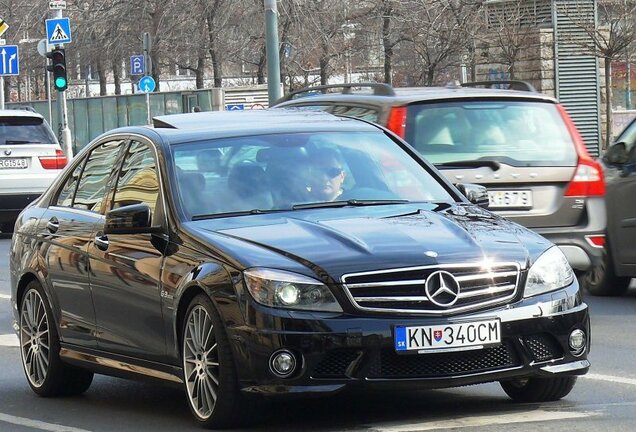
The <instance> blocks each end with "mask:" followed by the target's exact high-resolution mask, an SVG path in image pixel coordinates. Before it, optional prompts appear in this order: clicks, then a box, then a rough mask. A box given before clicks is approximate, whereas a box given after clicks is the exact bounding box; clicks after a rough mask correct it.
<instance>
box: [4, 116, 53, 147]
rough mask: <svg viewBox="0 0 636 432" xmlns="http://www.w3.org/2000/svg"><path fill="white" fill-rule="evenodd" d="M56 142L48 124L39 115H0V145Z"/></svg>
mask: <svg viewBox="0 0 636 432" xmlns="http://www.w3.org/2000/svg"><path fill="white" fill-rule="evenodd" d="M15 144H57V139H56V138H55V135H53V132H52V131H51V128H50V127H49V125H48V124H47V123H46V122H45V121H44V119H43V118H40V117H23V116H15V117H0V145H15Z"/></svg>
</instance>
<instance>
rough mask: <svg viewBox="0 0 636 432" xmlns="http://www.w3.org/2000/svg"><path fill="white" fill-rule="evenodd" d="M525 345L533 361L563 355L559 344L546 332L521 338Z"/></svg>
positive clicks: (551, 358)
mask: <svg viewBox="0 0 636 432" xmlns="http://www.w3.org/2000/svg"><path fill="white" fill-rule="evenodd" d="M523 341H524V342H525V345H526V347H527V348H528V350H529V351H530V353H531V354H532V357H534V360H535V361H548V360H553V359H557V358H561V357H563V349H562V348H561V345H559V343H558V342H557V341H556V340H555V339H554V337H552V336H550V335H549V334H546V333H539V334H535V335H531V336H526V337H524V338H523Z"/></svg>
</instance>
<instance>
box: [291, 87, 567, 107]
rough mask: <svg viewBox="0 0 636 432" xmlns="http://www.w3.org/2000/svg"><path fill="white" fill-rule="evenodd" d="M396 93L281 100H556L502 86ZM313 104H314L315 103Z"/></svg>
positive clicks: (399, 90) (402, 102)
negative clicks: (505, 88)
mask: <svg viewBox="0 0 636 432" xmlns="http://www.w3.org/2000/svg"><path fill="white" fill-rule="evenodd" d="M393 91H394V92H395V95H374V94H372V93H364V92H363V93H350V94H343V93H326V94H319V95H312V96H306V97H300V98H297V99H291V100H289V101H285V102H283V103H281V104H280V105H279V106H280V107H281V108H283V107H285V106H286V105H287V104H289V105H292V104H298V103H302V102H310V101H311V102H333V101H335V100H338V101H343V102H344V101H346V102H350V103H355V102H363V101H364V102H369V103H372V104H374V103H375V104H385V103H387V102H390V103H391V104H395V105H405V104H410V103H414V102H425V101H431V102H434V101H436V102H439V101H446V100H456V99H518V100H519V99H523V100H537V101H543V102H551V103H557V100H556V99H554V98H553V97H550V96H547V95H545V94H543V93H538V92H529V91H519V90H503V89H501V90H500V89H489V88H488V89H486V88H471V87H458V88H454V87H396V88H393ZM313 104H314V103H312V105H313Z"/></svg>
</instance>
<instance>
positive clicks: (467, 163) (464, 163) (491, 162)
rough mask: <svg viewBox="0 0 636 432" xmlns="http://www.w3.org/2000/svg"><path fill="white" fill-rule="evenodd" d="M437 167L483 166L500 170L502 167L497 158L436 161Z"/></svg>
mask: <svg viewBox="0 0 636 432" xmlns="http://www.w3.org/2000/svg"><path fill="white" fill-rule="evenodd" d="M435 166H436V167H440V166H441V167H467V168H481V167H489V168H490V169H492V170H493V171H498V170H499V168H501V163H500V162H497V161H496V160H487V159H484V160H480V159H476V160H462V161H452V162H443V163H436V164H435Z"/></svg>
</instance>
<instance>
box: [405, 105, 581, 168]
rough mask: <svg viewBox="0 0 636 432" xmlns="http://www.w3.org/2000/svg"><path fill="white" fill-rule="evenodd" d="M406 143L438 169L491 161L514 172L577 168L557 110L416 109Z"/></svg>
mask: <svg viewBox="0 0 636 432" xmlns="http://www.w3.org/2000/svg"><path fill="white" fill-rule="evenodd" d="M407 116H408V117H407V124H406V140H407V141H408V142H409V143H410V144H411V145H413V146H414V147H415V148H416V149H417V150H418V151H419V152H420V153H421V154H422V155H423V156H424V157H426V158H427V159H428V160H430V161H431V162H433V163H437V164H441V163H446V162H456V161H466V160H477V159H489V160H497V161H499V162H503V163H506V164H509V165H512V166H517V167H524V166H575V165H576V163H577V160H578V157H577V153H576V149H575V147H574V143H573V142H572V138H571V137H570V134H569V132H568V130H567V127H566V125H565V123H564V121H563V119H562V118H561V116H560V114H559V112H558V110H557V107H556V105H554V104H552V103H544V102H527V101H505V100H504V101H479V100H476V101H457V102H445V103H435V104H420V105H410V106H409V107H408V113H407Z"/></svg>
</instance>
